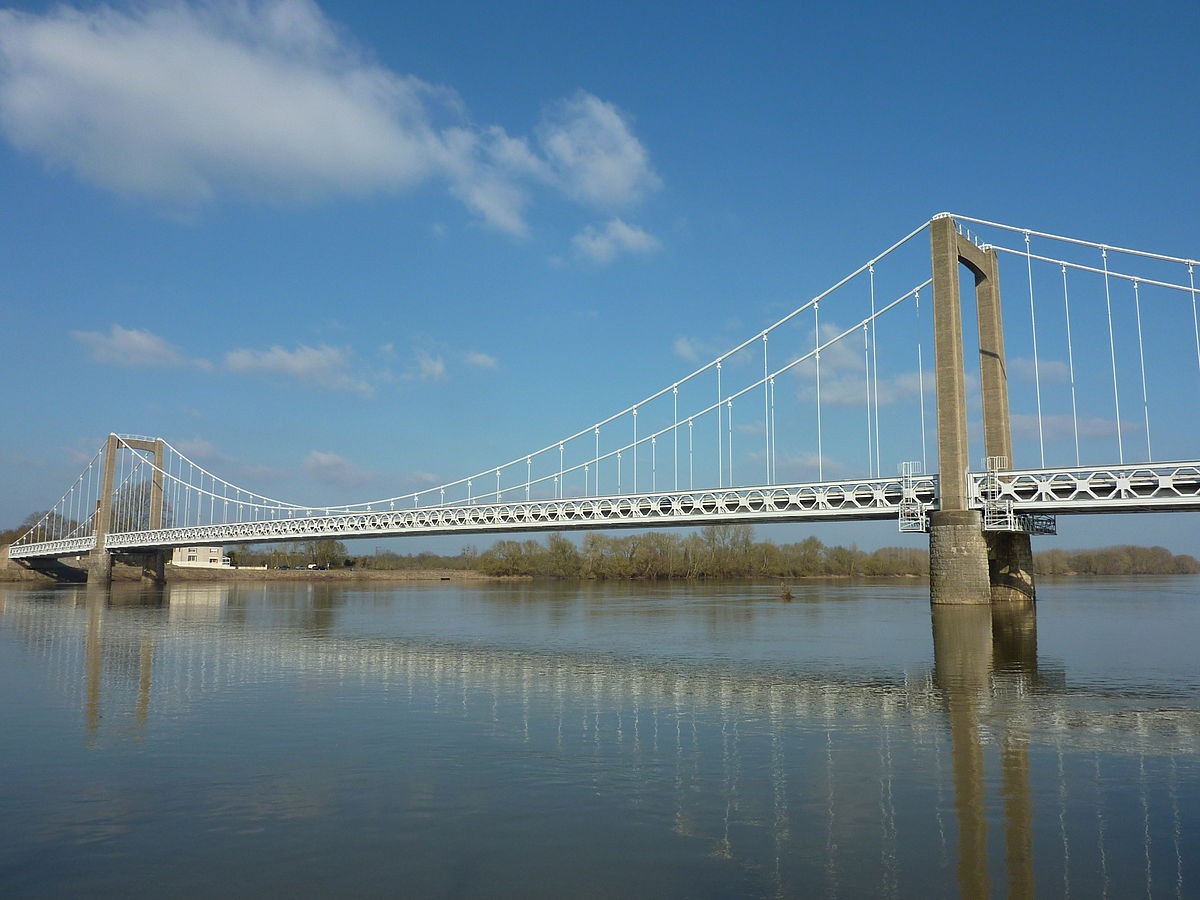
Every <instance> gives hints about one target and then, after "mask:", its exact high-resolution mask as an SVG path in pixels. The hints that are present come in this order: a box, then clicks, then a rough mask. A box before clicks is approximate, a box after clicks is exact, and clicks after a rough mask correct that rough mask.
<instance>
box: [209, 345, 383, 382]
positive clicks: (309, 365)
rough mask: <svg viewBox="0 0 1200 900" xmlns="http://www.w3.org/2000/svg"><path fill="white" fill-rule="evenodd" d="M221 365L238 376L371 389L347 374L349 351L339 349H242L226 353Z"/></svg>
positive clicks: (301, 347) (304, 347)
mask: <svg viewBox="0 0 1200 900" xmlns="http://www.w3.org/2000/svg"><path fill="white" fill-rule="evenodd" d="M225 365H226V366H227V367H228V368H229V370H230V371H231V372H236V373H237V374H239V375H260V374H262V375H280V376H283V377H285V378H293V379H295V380H296V381H300V382H303V383H306V384H311V385H315V386H317V387H322V388H328V389H330V390H342V391H358V392H359V393H362V394H369V393H371V390H372V388H371V386H370V385H369V384H367V383H366V382H365V381H363V380H361V379H359V378H357V377H355V376H354V375H352V374H351V372H350V351H349V350H346V349H342V348H340V347H329V346H325V345H322V346H320V347H306V346H303V345H301V346H299V347H297V348H296V349H295V350H285V349H284V348H283V347H279V346H276V347H271V348H270V349H269V350H252V349H248V348H243V349H239V350H231V351H230V352H229V353H227V354H226V355H225Z"/></svg>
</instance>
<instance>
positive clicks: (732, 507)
mask: <svg viewBox="0 0 1200 900" xmlns="http://www.w3.org/2000/svg"><path fill="white" fill-rule="evenodd" d="M936 486H937V479H936V478H934V477H932V476H927V477H923V478H920V479H916V480H914V481H913V483H912V485H911V486H909V487H906V486H905V485H903V484H902V483H901V481H900V479H898V478H889V479H868V480H863V481H846V482H822V483H818V484H793V485H779V486H773V487H750V488H726V489H719V490H708V491H680V492H658V493H650V494H628V495H624V496H611V497H590V498H575V499H562V500H525V501H516V502H511V503H508V502H501V503H478V504H474V505H470V506H461V505H456V506H439V507H420V508H417V509H406V510H381V511H379V512H367V513H344V514H330V515H317V516H307V517H299V518H288V519H273V520H268V521H260V522H240V523H231V524H225V525H197V526H190V527H178V528H163V529H159V530H157V531H139V532H126V533H119V534H110V535H108V537H107V539H106V541H105V546H106V547H107V548H108V549H110V550H116V549H132V548H141V547H153V546H191V545H201V544H225V543H255V542H265V541H282V540H298V539H312V538H343V537H367V536H374V537H387V536H393V535H397V536H398V535H406V534H427V535H433V534H455V533H458V534H478V533H487V532H522V531H567V530H576V529H594V528H637V527H646V526H653V525H679V526H687V525H705V524H714V523H738V522H749V523H753V522H770V521H799V520H807V521H834V520H838V519H890V518H893V517H895V516H897V515H898V514H899V510H900V505H901V503H902V502H904V501H905V500H910V501H912V500H916V501H919V502H922V503H931V502H933V499H934V496H935V493H936Z"/></svg>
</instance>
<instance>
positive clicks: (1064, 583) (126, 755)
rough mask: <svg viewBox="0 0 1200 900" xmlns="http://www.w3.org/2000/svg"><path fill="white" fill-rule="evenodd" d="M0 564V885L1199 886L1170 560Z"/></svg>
mask: <svg viewBox="0 0 1200 900" xmlns="http://www.w3.org/2000/svg"><path fill="white" fill-rule="evenodd" d="M792 590H793V594H794V599H793V600H792V601H790V602H785V601H783V600H781V599H780V597H779V591H778V587H777V586H774V585H751V584H741V583H727V584H717V585H711V584H686V583H685V584H678V583H673V584H632V585H629V584H618V585H610V584H602V585H596V584H574V583H572V584H560V583H522V584H469V585H465V586H464V585H462V584H458V583H451V584H446V583H434V584H429V585H412V584H405V585H401V586H391V585H389V586H378V585H363V586H354V585H353V584H352V583H351V584H346V583H342V584H339V585H336V586H325V585H321V584H319V583H313V584H302V585H297V584H294V583H279V584H270V583H266V584H257V585H246V584H229V585H210V584H204V585H195V584H179V585H169V586H167V587H166V588H164V589H161V590H150V589H140V588H132V587H123V588H122V587H117V586H114V588H113V589H112V590H111V591H106V590H95V589H92V590H89V589H86V588H81V587H65V586H59V587H53V588H43V589H31V588H29V587H27V586H22V587H11V586H0V716H2V720H0V894H2V895H4V896H6V897H38V896H56V897H61V896H90V897H104V896H121V897H128V896H172V897H174V896H184V897H187V896H213V895H222V896H247V897H249V896H261V895H264V894H266V895H275V896H280V895H288V896H328V895H331V894H344V895H356V896H412V897H456V898H457V897H489V898H490V897H656V898H658V897H811V896H827V897H861V896H884V897H916V896H919V897H927V896H928V897H942V896H944V897H953V896H968V897H982V896H1004V895H1009V896H1033V895H1034V894H1035V893H1037V894H1042V895H1050V896H1077V897H1102V896H1108V897H1128V896H1145V895H1150V896H1161V897H1186V896H1197V895H1200V690H1198V688H1200V663H1198V661H1197V660H1198V656H1197V652H1196V648H1195V642H1196V636H1197V635H1198V634H1200V578H1197V577H1174V578H1140V579H1128V580H1104V581H1100V580H1084V579H1072V580H1059V581H1055V580H1050V579H1044V580H1043V581H1042V582H1041V583H1040V585H1039V597H1040V599H1039V603H1038V606H1037V611H1036V614H1034V613H1033V612H1032V611H1003V610H997V611H996V612H995V615H993V614H992V611H990V610H988V609H982V610H980V609H956V608H948V609H947V608H939V609H935V610H933V612H932V615H931V610H930V606H929V600H928V586H927V585H926V584H925V583H923V582H920V581H914V580H908V581H896V582H884V583H877V582H870V583H865V582H844V581H843V582H820V581H814V582H803V583H800V584H797V585H793V586H792Z"/></svg>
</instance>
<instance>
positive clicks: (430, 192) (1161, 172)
mask: <svg viewBox="0 0 1200 900" xmlns="http://www.w3.org/2000/svg"><path fill="white" fill-rule="evenodd" d="M1197 26H1200V8H1197V6H1196V5H1195V4H1194V3H1163V4H1158V5H1155V6H1152V7H1149V8H1139V7H1135V6H1133V5H1112V6H1111V7H1104V6H1097V5H1095V4H1057V5H1054V6H1053V7H1047V6H1046V5H1027V6H1022V5H1009V4H1006V5H994V6H990V5H982V6H979V7H976V8H971V9H969V10H965V9H964V8H963V7H962V6H961V5H959V4H932V5H931V4H926V5H925V6H923V7H921V8H920V9H919V10H913V9H910V8H903V7H902V5H898V4H897V5H881V6H879V7H877V8H876V7H872V6H869V5H840V6H839V5H836V4H823V5H815V4H814V5H801V4H789V5H782V4H769V5H761V6H747V5H745V4H716V3H714V4H702V5H699V6H697V7H684V6H682V5H675V4H657V5H656V4H650V5H647V4H632V3H609V4H604V5H601V6H597V5H595V4H573V3H557V4H501V5H487V4H474V3H454V2H448V3H440V4H411V5H410V4H374V3H363V4H352V3H342V4H338V5H336V6H334V5H328V6H325V7H319V6H317V5H314V4H311V3H306V2H299V0H291V2H287V0H284V2H274V3H252V2H248V3H236V4H235V3H203V4H183V3H178V4H154V3H138V4H128V5H127V4H114V5H107V6H102V5H93V4H87V5H80V6H72V5H59V4H49V3H25V4H17V5H15V6H9V7H7V8H4V9H3V10H2V11H0V137H2V138H3V140H2V141H0V192H2V193H0V196H3V198H4V202H3V203H0V306H2V308H3V314H4V320H3V327H2V328H0V367H2V368H0V370H2V371H3V374H4V376H5V380H6V383H7V386H8V390H7V391H6V400H5V404H4V412H5V414H4V415H3V416H2V417H0V429H2V432H3V433H2V434H0V438H2V440H0V522H3V523H15V522H16V521H18V520H20V519H21V518H23V517H24V516H25V515H26V514H27V513H29V512H31V511H32V510H34V509H39V508H45V507H46V506H48V505H49V504H50V503H51V502H53V500H54V499H56V498H57V497H58V495H59V494H60V493H61V492H62V490H63V489H65V487H66V486H67V484H68V483H69V482H70V481H71V480H72V479H73V478H74V476H75V475H76V474H77V472H78V471H79V468H80V466H81V465H82V464H84V463H86V461H87V459H89V458H90V457H91V455H92V453H93V452H94V450H95V448H96V447H97V446H99V444H100V443H101V441H102V440H103V436H104V435H105V434H107V433H108V432H109V431H110V430H111V431H120V432H131V433H136V434H148V435H161V436H163V437H166V438H167V439H168V440H170V441H171V442H172V443H173V444H175V445H176V446H178V447H180V449H183V450H185V451H186V452H188V453H189V454H190V455H192V456H193V457H194V458H195V459H196V460H197V462H201V463H202V464H204V465H206V466H208V467H209V468H211V469H213V470H214V471H217V472H218V473H219V474H221V475H223V476H225V477H227V478H228V479H229V480H231V481H234V482H236V483H239V484H243V485H245V486H246V487H250V488H254V489H256V490H260V491H263V492H265V493H268V494H272V495H275V496H282V497H284V498H286V499H289V500H295V501H296V502H301V503H313V504H324V503H338V502H346V501H351V500H364V499H369V498H372V497H381V496H392V495H395V494H399V493H403V492H405V491H409V490H414V489H419V488H423V487H428V486H430V485H433V484H438V483H440V482H443V481H450V480H453V479H456V478H458V477H460V476H465V475H467V474H470V473H472V472H476V471H481V470H486V469H488V468H489V467H491V466H494V465H496V464H499V463H501V462H505V461H508V460H509V459H513V458H517V457H520V456H521V455H523V454H524V453H526V452H528V451H530V450H532V449H536V448H539V447H542V446H545V445H547V444H550V443H551V442H553V441H556V440H557V439H559V438H560V437H561V436H563V435H565V434H569V433H572V432H574V431H576V430H579V429H584V428H587V427H588V426H589V425H590V424H591V423H592V422H594V421H598V420H600V419H602V418H603V417H605V416H607V415H608V414H610V413H612V412H616V411H617V410H620V409H623V408H625V407H626V406H628V405H629V404H631V403H634V402H637V401H638V400H639V399H640V398H641V397H643V396H645V395H648V394H650V393H651V392H653V391H655V390H657V389H658V388H660V387H662V386H664V385H670V384H671V383H673V382H674V381H676V380H678V379H680V378H681V377H683V376H685V375H687V374H688V373H690V372H692V371H693V370H694V369H695V368H697V367H698V366H699V365H701V364H703V363H704V362H707V361H708V360H709V359H710V358H712V357H713V356H715V355H716V354H718V353H720V352H723V351H724V350H725V349H728V348H729V347H732V346H733V345H735V344H737V343H739V342H740V341H742V340H743V339H745V338H748V337H750V336H752V335H754V334H755V333H757V332H759V331H761V330H762V329H763V328H764V327H766V326H767V325H769V324H771V323H772V322H774V321H776V320H777V319H779V318H780V317H781V316H783V315H784V314H786V313H787V312H788V311H789V310H791V309H793V308H795V307H796V306H798V305H800V304H801V303H802V302H804V301H806V300H807V299H809V298H810V297H812V296H813V295H814V294H816V293H818V292H819V291H821V290H823V289H824V288H826V287H828V286H829V285H831V284H832V283H834V282H835V281H837V280H838V279H839V278H841V277H843V276H844V275H846V274H848V273H849V272H851V271H853V270H854V269H855V268H857V267H858V266H859V265H861V264H862V263H864V262H865V261H866V260H867V259H869V258H871V257H872V256H874V255H875V254H877V253H878V252H880V251H881V250H883V249H884V248H886V247H887V246H889V245H890V244H891V243H892V242H893V241H895V240H897V239H898V238H900V237H901V236H903V235H904V234H906V233H908V232H909V231H910V230H911V229H913V228H915V227H916V226H918V225H919V224H920V223H921V222H923V221H925V220H926V219H928V218H929V217H930V216H931V215H932V214H934V213H936V212H939V211H942V210H953V211H956V212H960V213H964V214H967V215H973V216H978V217H981V218H985V219H989V220H993V221H998V222H1005V223H1011V224H1014V225H1019V226H1022V227H1030V228H1034V229H1039V230H1043V231H1048V232H1053V233H1057V234H1066V235H1070V236H1078V237H1082V238H1089V239H1094V240H1097V241H1101V242H1105V243H1109V244H1113V245H1119V246H1126V247H1135V248H1145V249H1150V250H1155V251H1159V252H1162V253H1165V254H1168V255H1173V256H1179V257H1195V256H1197V255H1200V248H1198V245H1200V205H1198V204H1197V203H1196V187H1195V173H1196V164H1197V161H1198V160H1200V126H1198V124H1197V119H1196V115H1195V110H1194V108H1193V105H1192V104H1190V102H1189V99H1188V98H1189V97H1191V96H1192V95H1193V94H1194V92H1195V88H1196V86H1197V83H1198V81H1200V77H1198V76H1200V64H1198V63H1197V62H1196V57H1195V52H1194V35H1195V34H1196V32H1197ZM921 240H922V241H923V240H925V238H923V237H922V238H921ZM916 257H917V258H920V257H921V253H917V254H916ZM1002 264H1003V265H1005V266H1006V268H1005V269H1004V270H1003V272H1002V282H1003V284H1004V285H1005V296H1006V312H1007V310H1008V309H1011V308H1012V306H1013V304H1014V303H1020V302H1027V298H1026V299H1025V300H1024V301H1023V300H1022V297H1023V295H1021V294H1020V293H1019V292H1016V295H1015V297H1013V296H1012V294H1013V293H1014V291H1013V287H1011V286H1020V285H1021V279H1020V276H1022V275H1023V274H1024V273H1023V270H1022V268H1021V263H1020V260H1004V261H1002ZM1039 291H1040V288H1039ZM1010 298H1011V299H1010ZM1080 302H1081V303H1082V302H1084V301H1082V300H1081V301H1080ZM1123 302H1124V301H1123ZM854 321H857V318H856V317H855V315H852V314H851V313H850V312H849V311H846V312H838V311H835V312H833V313H830V314H829V317H828V319H827V320H826V324H827V325H831V324H838V325H842V326H846V325H849V324H851V323H852V322H854ZM1010 321H1014V322H1015V319H1013V317H1012V315H1011V314H1010ZM1162 321H1163V322H1165V323H1166V327H1169V323H1170V321H1171V317H1170V316H1164V317H1162ZM1160 324H1161V323H1160ZM1189 324H1190V322H1189ZM1040 325H1041V323H1040V322H1039V326H1040ZM806 327H809V328H810V330H809V332H808V334H807V337H806V335H805V332H804V329H802V328H797V329H795V335H794V337H795V340H796V341H797V343H798V344H802V343H803V342H804V341H805V340H811V337H812V331H811V327H810V326H806ZM1010 327H1012V328H1015V329H1017V330H1018V331H1019V326H1017V325H1016V324H1013V325H1011V326H1010ZM1047 330H1049V329H1048V327H1047ZM879 338H880V339H881V340H883V339H884V338H885V336H884V335H883V334H882V333H880V335H879ZM895 343H896V345H897V346H904V347H905V348H907V347H909V345H910V344H911V339H910V338H903V337H901V336H899V335H898V336H897V338H896V341H895ZM1016 343H1017V344H1019V343H1020V341H1019V340H1018V341H1017V342H1016ZM890 345H891V344H889V346H890ZM1022 346H1023V345H1022ZM774 347H775V345H774V344H773V345H772V352H774ZM1104 349H1106V348H1104ZM780 352H781V353H783V352H788V351H784V350H783V349H781V350H780ZM905 352H910V351H908V350H906V351H905ZM1024 352H1025V351H1024V350H1023V349H1014V345H1013V341H1011V340H1010V354H1011V355H1013V356H1014V358H1023V356H1022V354H1024ZM925 353H926V354H927V357H926V359H925V365H926V366H927V367H931V366H932V348H931V347H930V346H926V347H925ZM1063 357H1064V351H1062V350H1061V348H1053V349H1050V350H1048V351H1047V356H1046V357H1044V358H1043V368H1042V372H1043V376H1045V374H1046V373H1047V372H1049V371H1051V370H1052V369H1053V365H1054V364H1058V365H1059V366H1060V367H1061V362H1062V359H1063ZM855 358H857V357H855ZM1047 360H1048V361H1047ZM827 365H828V363H827ZM1196 374H1197V373H1196V371H1195V367H1194V365H1193V367H1192V368H1191V369H1188V368H1186V367H1183V368H1181V369H1180V370H1179V372H1178V373H1171V372H1164V373H1163V374H1162V375H1161V376H1159V375H1157V374H1156V375H1155V377H1156V378H1157V379H1158V380H1157V382H1156V384H1157V385H1158V386H1159V390H1160V393H1159V395H1158V401H1157V402H1158V407H1159V409H1164V408H1165V409H1166V410H1167V412H1166V413H1165V414H1162V418H1163V419H1164V420H1165V423H1164V424H1163V425H1162V426H1159V425H1158V424H1157V423H1155V426H1154V427H1155V431H1156V438H1157V439H1160V440H1161V441H1162V443H1163V445H1164V446H1166V447H1168V448H1170V451H1171V453H1170V454H1169V455H1175V456H1178V455H1187V454H1188V453H1189V448H1190V455H1191V456H1192V457H1195V456H1196V454H1197V452H1200V446H1198V445H1200V434H1198V433H1197V432H1198V429H1197V425H1196V422H1197V419H1196V416H1195V413H1194V411H1185V412H1183V413H1182V414H1181V413H1179V411H1178V410H1177V409H1175V410H1174V412H1175V414H1174V415H1172V414H1171V410H1172V407H1170V406H1168V405H1167V404H1166V403H1165V401H1164V395H1163V394H1162V393H1161V391H1162V388H1161V386H1162V385H1164V384H1166V383H1176V382H1177V383H1178V384H1180V385H1182V384H1184V383H1185V382H1186V379H1187V378H1189V377H1190V378H1194V377H1195V376H1196ZM911 375H912V367H911V366H909V367H907V368H906V367H905V366H902V365H899V364H897V365H895V366H894V367H893V368H891V369H890V370H889V369H888V368H886V367H885V368H882V369H881V378H883V379H884V380H885V383H887V382H889V380H890V381H892V382H895V384H897V385H900V384H901V383H905V384H907V383H909V382H910V381H911ZM905 379H908V380H907V381H906V380H905ZM1015 390H1016V389H1015ZM1021 390H1024V389H1021ZM885 393H886V391H885ZM792 394H793V398H792V399H794V400H795V402H796V403H797V404H798V405H802V404H803V402H804V401H805V399H806V398H805V397H804V396H802V392H800V391H799V389H797V390H794V391H792ZM1062 396H1063V395H1062V394H1061V391H1060V392H1059V395H1058V400H1057V402H1058V403H1059V404H1060V406H1059V407H1058V409H1059V412H1060V413H1061V403H1062ZM1193 396H1194V394H1193ZM1097 402H1098V401H1097ZM1022 404H1023V405H1022ZM1018 406H1019V407H1020V408H1017V407H1018ZM1151 406H1152V407H1153V406H1154V404H1151ZM758 408H759V410H760V411H759V413H758V415H759V416H762V417H765V414H764V413H763V412H762V411H761V406H760V407H758ZM1028 409H1029V402H1028V395H1027V393H1026V394H1022V396H1021V399H1020V402H1019V403H1018V401H1017V399H1016V398H1014V411H1015V412H1017V413H1021V412H1022V411H1027V410H1028ZM863 411H864V410H863V409H859V410H858V411H853V410H849V409H848V410H847V411H845V412H844V417H845V423H840V422H838V419H837V417H838V415H839V414H838V413H833V414H831V415H832V416H833V418H832V419H831V420H830V431H829V435H828V437H827V439H826V444H825V446H824V447H823V449H822V457H823V458H824V459H827V460H828V461H829V465H831V466H833V467H834V468H833V471H834V472H836V473H841V474H846V475H852V474H865V473H859V472H858V471H857V469H859V468H862V466H860V465H859V464H858V463H857V462H856V461H857V460H859V459H861V458H864V446H863V444H864V441H863V440H862V437H861V431H860V430H855V428H856V427H857V426H854V425H851V424H850V423H851V422H859V421H860V420H861V419H862V412H863ZM1139 412H1140V410H1135V411H1134V412H1132V413H1129V414H1128V415H1125V410H1124V409H1123V414H1122V422H1124V421H1125V419H1127V418H1128V419H1131V420H1136V419H1137V416H1138V413H1139ZM740 415H743V414H742V413H739V416H740ZM745 415H747V416H748V413H746V414H745ZM913 415H914V413H913V408H912V407H911V406H910V407H909V408H907V410H905V409H901V408H900V406H899V405H897V406H896V407H895V408H890V409H888V410H886V411H885V418H887V417H888V416H892V417H893V418H894V420H895V421H896V422H897V423H898V424H897V425H896V428H897V429H899V428H901V427H907V426H905V425H904V423H905V422H908V423H909V425H911V422H912V420H913ZM1096 416H1097V417H1101V416H1102V413H1101V412H1099V411H1097V413H1096ZM856 417H857V418H856ZM839 425H840V426H841V427H839ZM745 427H746V429H747V430H746V432H745V434H746V440H745V441H744V442H743V440H742V438H741V436H739V437H738V446H739V449H740V448H741V447H742V446H743V445H745V446H746V447H747V450H746V453H745V459H743V458H742V456H740V455H739V456H738V457H737V459H736V464H737V466H738V469H739V471H740V470H741V469H742V467H743V465H745V466H746V467H747V468H752V467H753V466H755V465H757V463H756V462H755V460H754V459H753V456H752V453H751V452H750V447H751V445H753V444H754V442H755V441H756V440H761V438H755V437H753V434H754V432H753V422H749V421H748V422H746V423H745ZM760 427H761V425H760ZM1131 428H1132V426H1131ZM931 429H932V423H930V425H929V430H931ZM910 430H911V429H910ZM1100 430H1102V429H1100ZM1122 432H1123V433H1126V432H1125V428H1124V425H1122ZM778 433H779V435H780V436H785V435H786V429H782V428H781V429H779V432H778ZM1129 440H1130V441H1131V442H1132V441H1135V440H1136V438H1135V437H1134V436H1133V433H1132V432H1129ZM1029 448H1030V445H1029V444H1027V443H1026V444H1022V445H1021V451H1020V452H1021V454H1022V456H1023V457H1024V458H1023V459H1020V460H1018V462H1024V463H1026V464H1029V465H1034V464H1036V462H1037V459H1036V458H1029V453H1030V452H1031V451H1030V449H1029ZM803 449H804V448H797V449H796V454H795V456H796V458H797V459H799V458H800V456H802V455H803V453H802V451H803ZM884 450H885V451H886V453H885V454H884V455H882V458H883V460H884V462H885V463H886V466H890V467H891V469H890V471H894V462H895V457H900V458H912V457H913V453H914V452H915V445H913V446H908V447H904V448H895V450H894V452H893V448H892V447H890V446H888V445H887V444H886V442H885V445H884ZM1032 452H1036V450H1034V451H1032ZM1095 455H1097V456H1101V457H1104V459H1105V461H1115V454H1112V453H1109V452H1108V451H1107V449H1106V448H1105V447H1099V446H1098V447H1097V448H1096V449H1095ZM1086 461H1087V460H1085V462H1086ZM1096 461H1099V460H1096ZM643 462H644V461H643ZM1063 462H1064V463H1065V462H1067V461H1066V460H1063ZM839 467H840V468H839ZM796 471H797V477H799V475H800V474H802V473H800V471H799V469H797V470H796ZM888 471H889V469H888V468H887V467H885V474H886V473H887V472H888ZM1181 523H1186V524H1185V526H1184V527H1181ZM1195 524H1196V520H1195V517H1193V516H1187V517H1184V518H1182V519H1180V518H1175V519H1171V518H1168V517H1152V518H1149V519H1146V520H1137V521H1136V522H1131V521H1130V520H1125V519H1122V520H1115V521H1113V520H1103V519H1099V518H1093V519H1076V520H1070V521H1068V522H1064V523H1062V525H1061V527H1060V531H1061V532H1062V535H1061V536H1060V538H1059V539H1058V541H1059V543H1061V544H1064V545H1068V546H1070V545H1093V544H1100V543H1114V542H1122V541H1133V540H1135V539H1137V540H1138V542H1143V543H1144V542H1157V543H1164V544H1166V545H1167V546H1169V547H1172V548H1173V549H1176V550H1179V551H1186V552H1200V536H1197V532H1198V531H1200V530H1198V529H1196V528H1195V527H1194V526H1195ZM1131 525H1136V529H1132V528H1131V527H1130V526H1131ZM808 533H812V529H811V528H805V527H801V526H794V527H789V528H787V529H777V530H773V531H771V532H769V535H770V536H771V537H774V538H776V539H779V540H789V539H793V538H795V539H798V538H800V537H803V536H805V535H806V534H808ZM817 533H818V534H819V535H820V536H821V537H822V539H823V540H826V541H828V542H830V543H834V542H847V543H848V542H849V541H852V540H856V541H858V542H859V543H860V544H861V545H863V546H875V545H880V544H886V543H896V542H898V541H899V537H898V536H897V535H895V533H894V531H893V530H892V527H891V526H882V525H879V526H861V527H860V526H855V527H849V526H847V527H839V528H836V529H834V528H824V529H821V530H819V531H818V532H817ZM764 534H768V532H764ZM910 540H911V539H910ZM414 549H415V548H414Z"/></svg>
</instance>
